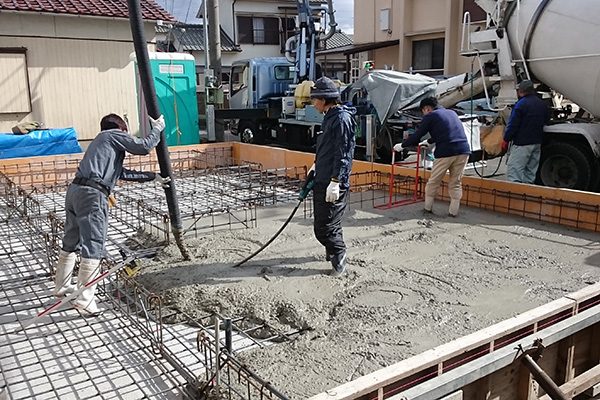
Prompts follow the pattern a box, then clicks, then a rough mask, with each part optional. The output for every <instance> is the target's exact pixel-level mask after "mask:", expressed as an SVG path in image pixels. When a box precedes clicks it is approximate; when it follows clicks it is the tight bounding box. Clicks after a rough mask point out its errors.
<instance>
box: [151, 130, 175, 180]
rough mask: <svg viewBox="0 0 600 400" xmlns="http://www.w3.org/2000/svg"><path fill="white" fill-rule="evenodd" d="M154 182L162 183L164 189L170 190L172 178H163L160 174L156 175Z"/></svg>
mask: <svg viewBox="0 0 600 400" xmlns="http://www.w3.org/2000/svg"><path fill="white" fill-rule="evenodd" d="M152 129H154V128H152ZM154 182H157V183H160V185H161V186H162V187H163V189H168V188H169V183H170V182H171V178H170V177H168V176H167V177H165V178H163V177H162V176H160V174H156V176H155V177H154Z"/></svg>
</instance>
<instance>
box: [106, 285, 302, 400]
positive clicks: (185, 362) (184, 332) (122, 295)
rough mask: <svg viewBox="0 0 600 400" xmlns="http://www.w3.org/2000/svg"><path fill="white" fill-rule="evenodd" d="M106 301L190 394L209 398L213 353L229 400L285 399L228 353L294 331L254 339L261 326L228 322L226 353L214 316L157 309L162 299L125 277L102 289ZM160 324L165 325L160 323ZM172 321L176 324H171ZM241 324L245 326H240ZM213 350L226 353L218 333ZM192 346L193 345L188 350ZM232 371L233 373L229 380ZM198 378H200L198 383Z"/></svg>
mask: <svg viewBox="0 0 600 400" xmlns="http://www.w3.org/2000/svg"><path fill="white" fill-rule="evenodd" d="M107 295H108V299H109V300H110V301H111V302H112V303H113V304H114V306H115V308H118V309H119V310H121V311H122V313H123V314H124V315H129V316H130V318H129V319H130V323H131V324H132V325H135V328H136V329H137V330H139V331H140V332H142V336H143V338H144V339H146V340H149V342H150V346H151V347H152V349H154V351H155V352H156V353H157V354H160V355H161V357H162V358H164V359H166V360H169V362H170V364H171V365H172V366H173V367H174V368H175V369H176V370H177V372H178V373H179V374H180V375H181V376H182V377H184V378H185V379H186V381H187V382H188V384H189V386H190V387H191V388H194V390H196V394H197V395H198V396H203V397H206V396H209V394H210V392H211V390H214V389H215V386H214V375H215V374H216V373H217V372H216V369H217V364H216V360H217V354H219V360H220V362H219V368H220V370H222V371H223V372H221V373H222V374H225V375H223V377H222V378H221V381H220V382H221V389H223V390H224V391H225V392H224V393H221V394H228V397H227V398H229V399H233V398H239V399H249V400H250V399H254V398H261V399H262V398H267V399H276V398H278V399H287V397H286V396H285V395H283V394H281V393H280V392H279V391H278V390H277V389H275V388H274V387H272V386H271V385H267V384H266V382H265V381H264V380H262V379H261V378H260V377H259V376H257V375H256V374H255V373H254V372H252V371H251V370H250V369H249V368H248V367H247V366H245V365H242V364H241V363H240V362H239V361H237V359H236V358H235V356H234V355H233V354H234V353H238V352H241V351H244V350H247V349H250V348H253V347H256V346H259V347H264V346H268V345H271V344H272V341H273V340H275V339H277V341H281V340H286V339H288V338H289V337H290V336H291V335H294V334H296V333H299V330H293V331H290V332H281V333H277V334H274V335H272V336H271V337H267V338H261V339H256V338H254V337H252V336H251V335H250V334H249V333H250V332H252V331H255V330H259V329H261V328H263V327H264V326H263V325H256V324H252V323H250V321H248V320H246V319H245V318H236V319H235V320H234V321H233V323H232V328H233V329H232V331H233V336H232V337H231V338H230V340H231V342H232V344H233V345H232V350H233V351H232V353H231V354H230V353H228V352H226V351H224V350H223V351H219V352H218V353H217V350H216V341H217V339H216V337H217V336H216V335H217V334H216V333H215V332H216V331H218V330H217V329H215V328H214V327H212V325H211V323H212V321H214V319H215V317H219V318H220V319H221V320H223V317H222V316H220V315H216V314H207V315H205V316H201V317H196V318H194V317H191V316H190V315H188V314H186V313H184V312H183V311H181V310H178V309H175V308H172V307H167V306H165V305H163V303H162V299H161V298H160V297H159V296H157V295H155V294H153V293H151V292H149V291H148V290H147V289H146V288H144V287H143V286H141V285H139V284H138V283H137V282H135V280H134V279H132V278H130V277H128V276H127V275H126V274H120V275H118V277H117V279H116V280H114V281H113V282H111V283H110V285H107ZM164 321H171V322H170V323H165V322H164ZM172 321H177V322H176V323H173V322H172ZM241 325H244V326H248V325H251V326H250V327H249V328H248V327H246V328H242V327H241ZM218 340H219V347H220V348H221V349H226V342H227V340H226V337H225V335H221V334H219V339H218ZM194 342H196V346H197V349H196V348H195V347H196V346H193V344H194ZM232 371H234V372H235V373H236V374H235V376H232ZM201 376H204V379H203V380H202V379H200V377H201Z"/></svg>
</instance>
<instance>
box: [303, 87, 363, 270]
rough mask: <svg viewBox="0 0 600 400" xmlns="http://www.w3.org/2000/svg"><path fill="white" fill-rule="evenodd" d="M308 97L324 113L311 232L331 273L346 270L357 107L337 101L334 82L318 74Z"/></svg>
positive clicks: (338, 99) (319, 139) (319, 140)
mask: <svg viewBox="0 0 600 400" xmlns="http://www.w3.org/2000/svg"><path fill="white" fill-rule="evenodd" d="M310 97H311V99H312V103H313V105H314V106H315V108H316V110H317V112H319V113H321V114H325V116H324V117H323V122H322V124H321V129H322V131H321V132H319V133H318V134H317V153H316V157H315V164H314V165H313V166H312V168H311V169H312V170H314V171H315V187H314V194H313V196H314V197H313V201H314V207H315V210H314V231H315V237H316V238H317V240H318V241H319V242H320V243H321V244H322V245H323V246H325V254H326V259H327V261H331V265H332V267H333V271H332V272H331V274H332V275H334V276H340V275H342V274H343V273H344V272H345V271H346V244H345V243H344V235H343V232H342V217H343V216H344V212H345V211H346V205H347V204H348V196H349V193H348V192H349V189H350V173H351V171H352V159H353V157H354V147H355V146H356V140H355V137H354V132H355V128H356V122H355V121H354V118H353V115H354V114H356V109H354V108H352V107H348V106H343V105H341V104H340V94H339V90H338V88H337V86H336V85H335V83H334V82H333V81H332V80H331V79H329V78H327V77H321V78H319V79H317V81H316V82H315V86H314V87H313V88H312V89H311V93H310Z"/></svg>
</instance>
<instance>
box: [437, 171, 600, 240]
mask: <svg viewBox="0 0 600 400" xmlns="http://www.w3.org/2000/svg"><path fill="white" fill-rule="evenodd" d="M438 196H439V197H440V198H441V199H442V200H446V201H450V196H449V195H448V184H447V183H446V182H442V190H441V191H440V192H439V193H438ZM462 202H463V203H464V204H465V205H467V206H473V207H477V208H480V209H483V210H488V211H496V212H501V213H505V214H511V215H517V216H521V217H525V218H529V219H535V220H538V221H546V222H551V223H555V224H559V225H564V226H571V227H575V228H580V229H586V230H591V231H594V232H600V205H599V204H589V203H582V202H580V201H569V200H562V199H553V198H549V197H543V196H533V195H528V194H523V193H514V192H511V191H508V190H498V189H490V188H483V187H480V186H476V187H471V186H470V185H463V197H462Z"/></svg>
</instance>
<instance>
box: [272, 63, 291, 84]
mask: <svg viewBox="0 0 600 400" xmlns="http://www.w3.org/2000/svg"><path fill="white" fill-rule="evenodd" d="M295 75H296V68H295V67H294V66H293V65H278V66H276V67H275V79H277V80H278V81H287V80H290V79H292V80H293V79H294V77H295Z"/></svg>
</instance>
